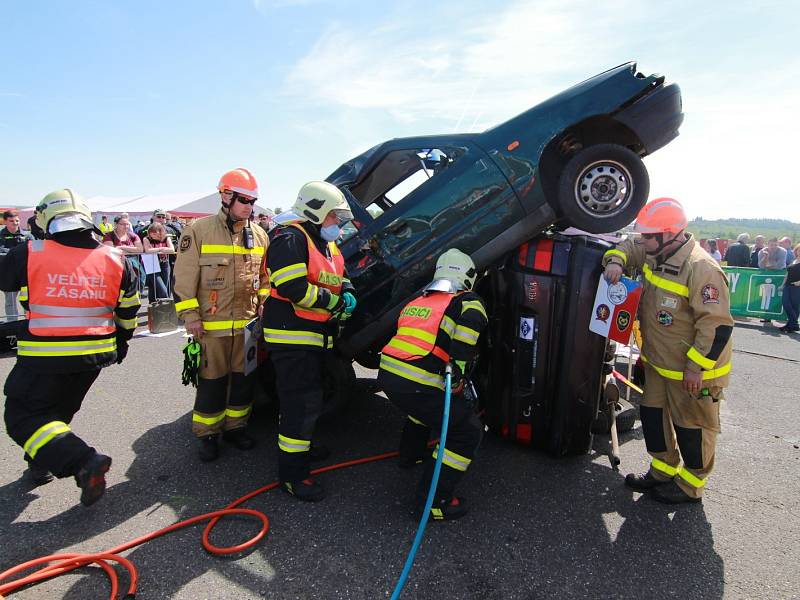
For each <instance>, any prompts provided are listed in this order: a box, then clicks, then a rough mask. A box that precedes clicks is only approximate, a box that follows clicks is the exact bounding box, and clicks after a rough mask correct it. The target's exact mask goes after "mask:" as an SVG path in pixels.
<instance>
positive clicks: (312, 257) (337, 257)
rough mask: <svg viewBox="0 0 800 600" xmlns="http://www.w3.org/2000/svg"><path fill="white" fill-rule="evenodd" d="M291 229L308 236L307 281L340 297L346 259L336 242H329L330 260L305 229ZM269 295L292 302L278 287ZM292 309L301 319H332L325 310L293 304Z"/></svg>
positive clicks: (320, 320)
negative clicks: (279, 291) (279, 292)
mask: <svg viewBox="0 0 800 600" xmlns="http://www.w3.org/2000/svg"><path fill="white" fill-rule="evenodd" d="M289 227H294V228H296V229H299V230H300V231H302V232H303V235H305V236H306V246H307V247H308V275H307V276H306V280H307V281H308V282H309V283H310V284H312V285H316V286H317V287H321V288H325V289H326V290H330V291H331V292H333V293H334V294H336V295H337V296H339V295H340V294H341V292H342V280H343V278H344V257H343V256H342V253H341V252H339V248H338V246H337V245H336V244H335V243H334V242H328V250H329V251H330V253H331V258H330V259H329V258H328V257H327V256H325V254H323V253H322V252H320V251H319V250H317V246H316V244H314V240H312V239H311V236H310V235H308V232H307V231H306V230H305V229H303V228H302V227H300V226H299V225H294V224H292V225H289ZM269 295H270V296H272V297H273V298H275V299H277V300H283V301H284V302H291V300H289V299H288V298H284V297H283V296H281V295H280V294H278V290H277V287H271V288H270V291H269ZM292 307H293V308H294V314H296V315H297V316H298V317H300V318H301V319H308V320H309V321H318V322H320V323H324V322H325V321H330V319H331V312H330V311H329V310H327V309H324V308H305V307H303V306H300V305H298V304H294V303H292Z"/></svg>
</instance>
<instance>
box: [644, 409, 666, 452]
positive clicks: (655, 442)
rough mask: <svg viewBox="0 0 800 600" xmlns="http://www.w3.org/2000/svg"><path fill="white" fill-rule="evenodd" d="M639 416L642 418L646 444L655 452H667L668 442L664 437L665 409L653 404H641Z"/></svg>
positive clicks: (648, 448)
mask: <svg viewBox="0 0 800 600" xmlns="http://www.w3.org/2000/svg"><path fill="white" fill-rule="evenodd" d="M639 418H640V419H641V420H642V432H643V433H644V444H645V446H647V450H648V451H650V452H653V453H656V452H666V451H667V442H666V441H665V439H664V409H663V408H653V407H652V406H640V407H639Z"/></svg>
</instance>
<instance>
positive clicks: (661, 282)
mask: <svg viewBox="0 0 800 600" xmlns="http://www.w3.org/2000/svg"><path fill="white" fill-rule="evenodd" d="M642 272H643V273H644V278H645V279H647V281H649V282H650V283H652V284H653V285H654V286H656V287H657V288H661V289H662V290H667V291H668V292H672V293H673V294H678V295H679V296H683V297H684V298H688V297H689V288H688V287H686V286H685V285H683V284H680V283H678V282H677V281H670V280H669V279H664V278H663V277H659V276H658V275H656V274H655V273H653V271H652V270H651V269H650V267H649V266H648V265H646V264H645V265H643V266H642Z"/></svg>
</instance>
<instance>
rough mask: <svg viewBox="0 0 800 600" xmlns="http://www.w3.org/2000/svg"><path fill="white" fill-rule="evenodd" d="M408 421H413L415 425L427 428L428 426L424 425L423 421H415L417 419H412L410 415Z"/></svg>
mask: <svg viewBox="0 0 800 600" xmlns="http://www.w3.org/2000/svg"><path fill="white" fill-rule="evenodd" d="M408 420H409V421H411V422H412V423H414V425H422V426H423V427H425V426H426V425H425V423H423V422H422V421H420V420H419V419H415V418H414V417H412V416H411V415H408Z"/></svg>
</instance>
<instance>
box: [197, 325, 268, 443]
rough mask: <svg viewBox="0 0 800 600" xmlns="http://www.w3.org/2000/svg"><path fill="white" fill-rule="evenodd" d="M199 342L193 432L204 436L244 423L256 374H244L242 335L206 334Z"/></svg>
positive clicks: (248, 414) (251, 402)
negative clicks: (198, 372) (198, 371)
mask: <svg viewBox="0 0 800 600" xmlns="http://www.w3.org/2000/svg"><path fill="white" fill-rule="evenodd" d="M200 345H201V351H200V376H199V378H198V381H197V394H196V396H195V401H194V410H193V411H192V432H193V433H194V434H195V435H196V436H197V437H205V436H207V435H214V434H217V433H221V432H223V431H230V430H233V429H239V428H241V427H244V426H246V425H247V421H248V419H249V418H250V409H251V408H252V404H253V386H254V384H255V373H251V374H250V375H248V376H246V377H245V375H244V335H243V334H242V335H232V336H225V337H210V336H208V335H206V336H204V337H203V338H202V339H201V340H200Z"/></svg>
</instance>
